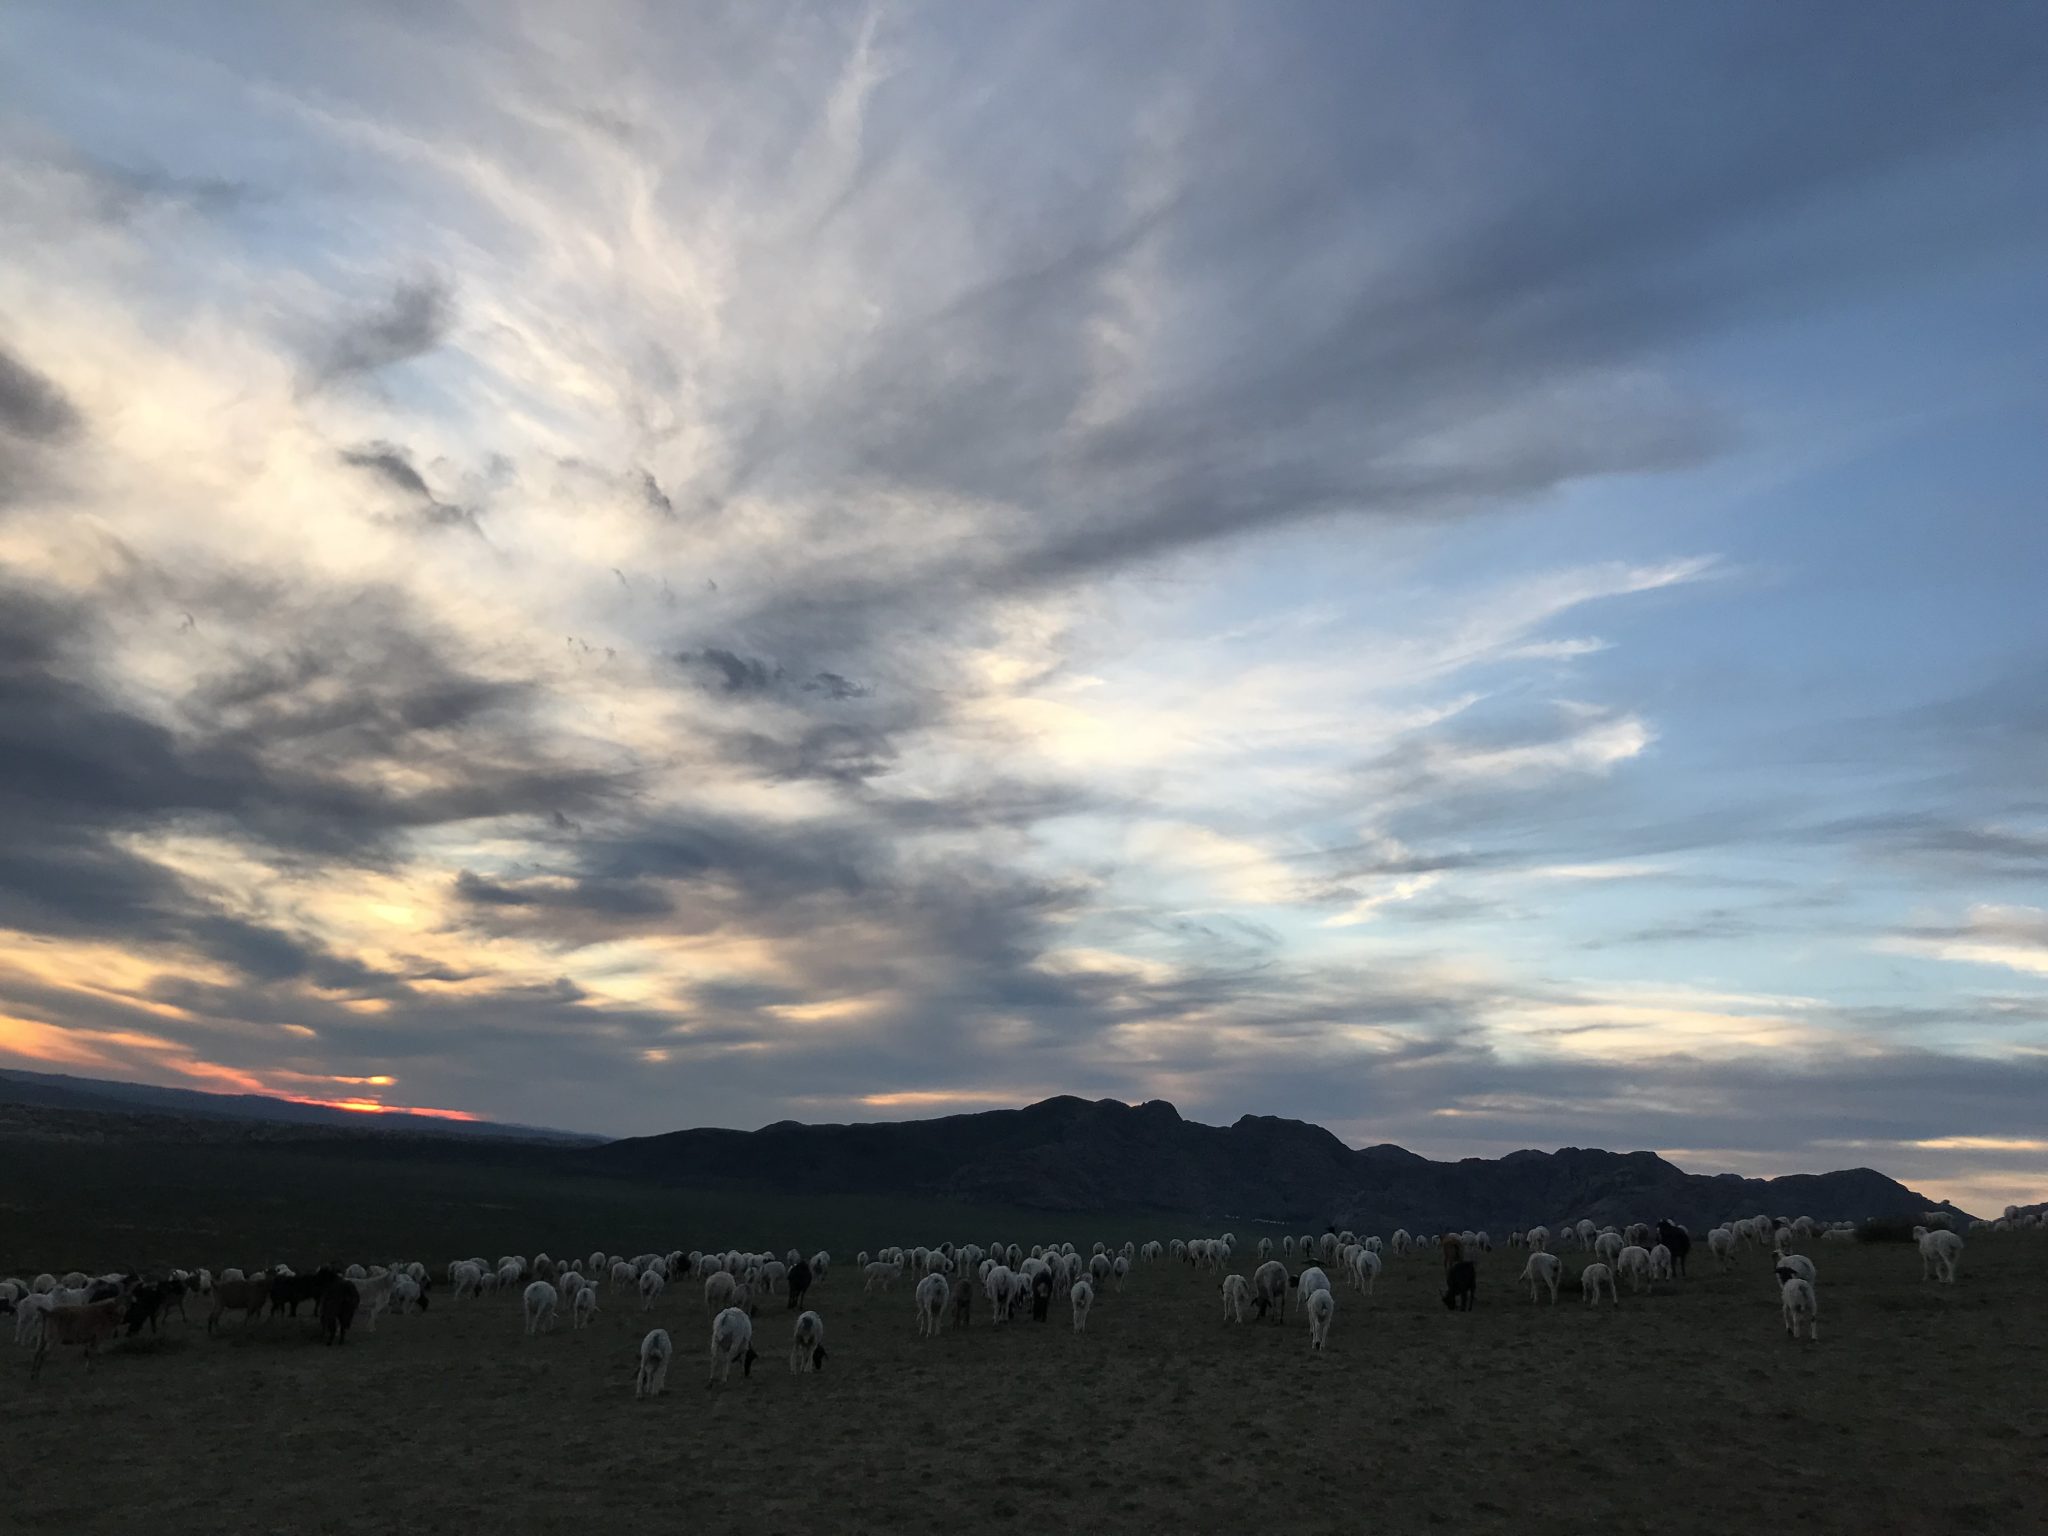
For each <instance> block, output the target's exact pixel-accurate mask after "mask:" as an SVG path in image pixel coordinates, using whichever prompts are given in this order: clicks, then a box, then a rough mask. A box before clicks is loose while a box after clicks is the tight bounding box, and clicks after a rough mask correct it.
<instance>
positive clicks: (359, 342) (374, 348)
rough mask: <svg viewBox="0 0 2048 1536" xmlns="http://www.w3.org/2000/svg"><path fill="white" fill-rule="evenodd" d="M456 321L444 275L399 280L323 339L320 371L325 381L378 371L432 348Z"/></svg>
mask: <svg viewBox="0 0 2048 1536" xmlns="http://www.w3.org/2000/svg"><path fill="white" fill-rule="evenodd" d="M454 323H455V295H454V291H453V290H452V289H451V288H450V287H449V285H448V284H447V283H446V282H445V281H444V280H442V279H441V278H439V277H419V278H413V279H410V280H407V281H405V282H401V283H399V284H398V285H397V286H396V287H395V288H393V289H392V291H391V292H390V293H389V294H388V295H387V296H385V297H384V298H383V299H380V300H379V301H377V302H376V303H374V304H369V305H366V306H363V307H361V308H359V309H356V310H354V311H352V312H350V313H348V314H346V315H343V316H342V317H341V318H340V319H339V320H338V321H336V322H335V324H334V326H333V329H332V332H331V334H330V335H329V336H328V337H327V338H326V339H325V340H324V342H322V343H321V345H320V346H319V347H318V349H317V351H316V355H315V358H314V372H315V376H316V378H317V379H318V380H319V381H320V382H322V383H331V382H334V381H336V380H339V379H344V378H348V377H351V376H354V375H361V374H369V373H374V372H376V371H377V370H378V369H380V368H385V367H389V366H390V365H391V364H393V363H402V362H405V361H406V360H407V359H409V358H414V357H419V356H421V355H422V354H424V353H427V352H431V351H433V350H434V348H436V347H438V346H440V344H441V343H442V342H443V341H444V340H446V339H447V336H448V332H449V330H450V329H451V328H452V327H453V325H454Z"/></svg>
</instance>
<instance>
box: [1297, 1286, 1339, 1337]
mask: <svg viewBox="0 0 2048 1536" xmlns="http://www.w3.org/2000/svg"><path fill="white" fill-rule="evenodd" d="M1302 1310H1303V1311H1304V1312H1306V1313H1307V1314H1308V1347H1309V1348H1310V1349H1311V1350H1318V1349H1321V1348H1322V1347H1323V1346H1324V1345H1325V1344H1327V1343H1328V1342H1329V1340H1330V1319H1331V1318H1333V1317H1335V1316H1336V1315H1337V1298H1336V1296H1335V1295H1333V1294H1332V1293H1331V1292H1329V1291H1310V1292H1309V1294H1308V1298H1307V1299H1306V1300H1305V1301H1303V1302H1302Z"/></svg>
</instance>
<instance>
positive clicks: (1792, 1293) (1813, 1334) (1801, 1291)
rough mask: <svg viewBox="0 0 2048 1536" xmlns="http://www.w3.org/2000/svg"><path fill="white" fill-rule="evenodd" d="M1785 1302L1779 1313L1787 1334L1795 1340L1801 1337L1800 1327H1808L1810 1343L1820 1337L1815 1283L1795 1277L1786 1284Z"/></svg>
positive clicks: (1807, 1335) (1782, 1303) (1783, 1294)
mask: <svg viewBox="0 0 2048 1536" xmlns="http://www.w3.org/2000/svg"><path fill="white" fill-rule="evenodd" d="M1782 1296H1783V1300H1782V1302H1781V1303H1780V1306H1779V1311H1780V1312H1781V1313H1782V1314H1783V1315H1784V1318H1785V1332H1787V1333H1788V1334H1790V1335H1791V1336H1792V1337H1793V1338H1795V1339H1796V1338H1798V1337H1799V1329H1800V1325H1801V1324H1802V1323H1803V1324H1804V1325H1805V1327H1806V1337H1807V1340H1808V1341H1809V1342H1811V1341H1812V1340H1815V1339H1818V1338H1819V1337H1820V1323H1819V1322H1818V1321H1817V1318H1818V1316H1819V1311H1820V1303H1819V1300H1818V1298H1817V1297H1816V1296H1815V1295H1814V1293H1813V1282H1812V1281H1811V1280H1807V1279H1803V1278H1802V1277H1800V1276H1798V1275H1794V1276H1793V1277H1792V1278H1791V1279H1789V1280H1787V1281H1786V1282H1785V1289H1784V1291H1783V1292H1782Z"/></svg>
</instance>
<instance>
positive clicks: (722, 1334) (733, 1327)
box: [706, 1307, 761, 1386]
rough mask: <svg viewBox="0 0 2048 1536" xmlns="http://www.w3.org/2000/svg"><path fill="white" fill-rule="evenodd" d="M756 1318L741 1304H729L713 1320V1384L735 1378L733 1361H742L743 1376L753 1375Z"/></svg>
mask: <svg viewBox="0 0 2048 1536" xmlns="http://www.w3.org/2000/svg"><path fill="white" fill-rule="evenodd" d="M760 1358H761V1357H760V1356H759V1355H757V1354H755V1353H754V1320H753V1319H752V1318H750V1317H748V1316H747V1314H746V1313H744V1312H742V1311H741V1310H740V1309H739V1308H738V1307H727V1308H726V1309H725V1310H724V1311H723V1312H721V1313H719V1314H718V1316H716V1317H715V1318H713V1319H712V1320H711V1377H710V1380H709V1381H708V1382H707V1383H706V1385H707V1386H713V1385H716V1384H717V1383H719V1382H721V1381H727V1380H730V1379H731V1377H732V1363H733V1361H735V1360H737V1361H739V1363H740V1375H742V1376H751V1375H753V1374H754V1362H755V1361H756V1360H758V1359H760Z"/></svg>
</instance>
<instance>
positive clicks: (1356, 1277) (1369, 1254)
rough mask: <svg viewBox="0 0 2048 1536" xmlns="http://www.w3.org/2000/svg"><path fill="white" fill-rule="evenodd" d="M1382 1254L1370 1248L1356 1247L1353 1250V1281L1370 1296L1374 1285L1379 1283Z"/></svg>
mask: <svg viewBox="0 0 2048 1536" xmlns="http://www.w3.org/2000/svg"><path fill="white" fill-rule="evenodd" d="M1379 1278H1380V1256H1379V1255H1378V1254H1376V1253H1374V1252H1373V1251H1372V1250H1371V1249H1370V1248H1354V1249H1352V1251H1351V1283H1352V1284H1353V1285H1355V1286H1357V1287H1358V1288H1359V1289H1360V1290H1361V1291H1364V1292H1365V1294H1366V1295H1368V1296H1370V1295H1371V1294H1372V1292H1373V1287H1374V1286H1375V1285H1377V1284H1378V1283H1379Z"/></svg>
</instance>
